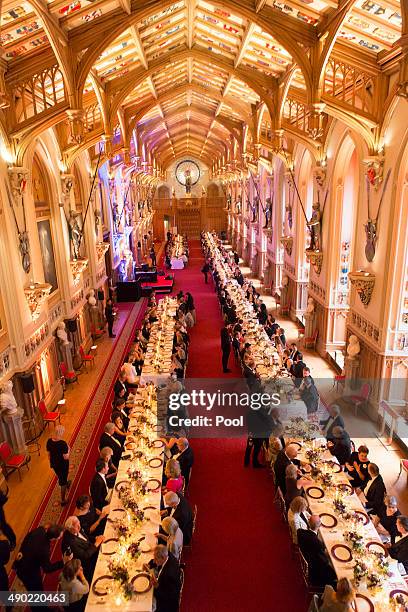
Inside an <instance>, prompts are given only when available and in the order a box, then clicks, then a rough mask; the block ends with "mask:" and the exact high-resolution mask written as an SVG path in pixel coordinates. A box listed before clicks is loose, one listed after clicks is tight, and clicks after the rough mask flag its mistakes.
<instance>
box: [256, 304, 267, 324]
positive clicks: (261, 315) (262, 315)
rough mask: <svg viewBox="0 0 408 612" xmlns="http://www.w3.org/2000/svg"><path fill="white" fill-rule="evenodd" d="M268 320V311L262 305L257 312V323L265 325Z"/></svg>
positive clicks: (264, 305)
mask: <svg viewBox="0 0 408 612" xmlns="http://www.w3.org/2000/svg"><path fill="white" fill-rule="evenodd" d="M267 320H268V311H267V309H266V304H264V303H262V304H261V306H260V308H259V312H258V321H259V323H260V324H261V325H265V323H266V321H267Z"/></svg>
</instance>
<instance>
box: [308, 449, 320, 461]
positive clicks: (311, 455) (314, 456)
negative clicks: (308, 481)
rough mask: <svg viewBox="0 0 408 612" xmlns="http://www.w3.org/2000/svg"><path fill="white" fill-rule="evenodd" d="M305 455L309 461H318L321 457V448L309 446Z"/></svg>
mask: <svg viewBox="0 0 408 612" xmlns="http://www.w3.org/2000/svg"><path fill="white" fill-rule="evenodd" d="M305 455H306V458H307V460H308V461H309V463H317V462H318V461H319V459H320V450H319V449H318V448H309V450H307V451H306V453H305Z"/></svg>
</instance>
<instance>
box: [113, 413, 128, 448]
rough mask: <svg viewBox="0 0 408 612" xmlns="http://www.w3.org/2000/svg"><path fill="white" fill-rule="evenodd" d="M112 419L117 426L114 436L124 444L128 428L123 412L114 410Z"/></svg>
mask: <svg viewBox="0 0 408 612" xmlns="http://www.w3.org/2000/svg"><path fill="white" fill-rule="evenodd" d="M111 421H112V423H113V424H114V426H115V430H114V432H113V437H114V438H115V439H116V440H117V441H118V442H119V444H120V445H121V446H123V445H124V443H125V441H126V430H125V426H124V425H123V421H122V416H121V414H120V413H119V412H116V411H115V412H112V415H111Z"/></svg>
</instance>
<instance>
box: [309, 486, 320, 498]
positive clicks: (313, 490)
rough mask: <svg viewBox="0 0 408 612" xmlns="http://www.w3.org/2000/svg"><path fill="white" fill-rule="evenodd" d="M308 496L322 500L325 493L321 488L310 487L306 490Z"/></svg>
mask: <svg viewBox="0 0 408 612" xmlns="http://www.w3.org/2000/svg"><path fill="white" fill-rule="evenodd" d="M306 494H307V495H308V496H309V497H311V498H312V499H321V498H322V497H324V491H323V489H321V488H320V487H309V488H308V489H306Z"/></svg>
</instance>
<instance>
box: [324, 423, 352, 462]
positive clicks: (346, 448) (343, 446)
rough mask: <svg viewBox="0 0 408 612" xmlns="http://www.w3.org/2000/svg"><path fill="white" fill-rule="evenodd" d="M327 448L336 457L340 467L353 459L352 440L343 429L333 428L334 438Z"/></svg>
mask: <svg viewBox="0 0 408 612" xmlns="http://www.w3.org/2000/svg"><path fill="white" fill-rule="evenodd" d="M327 448H328V449H329V451H330V452H331V454H332V455H333V456H334V457H336V459H337V461H338V462H339V463H340V465H345V464H346V463H347V462H348V461H349V460H350V457H351V440H350V436H349V435H348V433H347V431H345V430H344V429H343V427H339V426H338V425H336V427H333V431H332V438H331V440H329V441H328V442H327Z"/></svg>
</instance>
